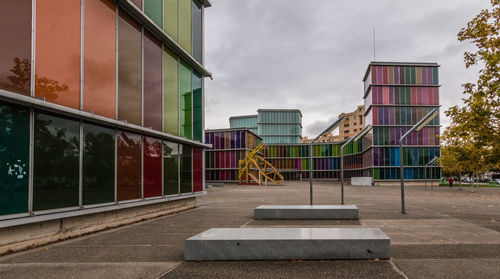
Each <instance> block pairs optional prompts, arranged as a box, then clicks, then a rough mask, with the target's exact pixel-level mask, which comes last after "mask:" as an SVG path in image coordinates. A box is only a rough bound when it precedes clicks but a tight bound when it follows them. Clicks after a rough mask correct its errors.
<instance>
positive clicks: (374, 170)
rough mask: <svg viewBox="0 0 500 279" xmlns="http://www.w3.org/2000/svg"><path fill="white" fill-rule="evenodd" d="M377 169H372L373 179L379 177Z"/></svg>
mask: <svg viewBox="0 0 500 279" xmlns="http://www.w3.org/2000/svg"><path fill="white" fill-rule="evenodd" d="M379 178H380V176H379V169H373V179H379Z"/></svg>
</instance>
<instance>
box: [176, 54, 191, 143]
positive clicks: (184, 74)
mask: <svg viewBox="0 0 500 279" xmlns="http://www.w3.org/2000/svg"><path fill="white" fill-rule="evenodd" d="M191 86H192V84H191V68H190V67H189V66H187V65H186V64H185V63H184V62H181V63H180V64H179V92H180V97H179V98H180V118H179V122H180V123H179V125H180V129H181V132H180V135H181V137H185V138H188V139H193V121H192V120H193V106H192V102H193V94H192V91H191V90H192V87H191Z"/></svg>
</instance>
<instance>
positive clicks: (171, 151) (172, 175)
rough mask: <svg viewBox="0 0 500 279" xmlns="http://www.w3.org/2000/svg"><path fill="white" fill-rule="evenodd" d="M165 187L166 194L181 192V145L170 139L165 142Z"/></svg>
mask: <svg viewBox="0 0 500 279" xmlns="http://www.w3.org/2000/svg"><path fill="white" fill-rule="evenodd" d="M207 158H208V156H207ZM163 187H164V193H165V195H175V194H179V145H178V144H177V143H173V142H168V141H164V142H163Z"/></svg>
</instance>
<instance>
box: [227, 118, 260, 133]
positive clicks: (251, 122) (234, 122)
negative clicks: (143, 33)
mask: <svg viewBox="0 0 500 279" xmlns="http://www.w3.org/2000/svg"><path fill="white" fill-rule="evenodd" d="M229 128H231V129H238V128H240V129H241V128H244V129H248V130H250V131H251V132H252V133H254V134H258V131H257V115H247V116H233V117H230V118H229Z"/></svg>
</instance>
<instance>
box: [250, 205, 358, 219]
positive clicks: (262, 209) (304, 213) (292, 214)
mask: <svg viewBox="0 0 500 279" xmlns="http://www.w3.org/2000/svg"><path fill="white" fill-rule="evenodd" d="M253 212H254V214H253V216H254V218H255V219H312V220H357V219H358V218H359V213H358V207H356V206H355V205H260V206H258V207H256V208H255V209H254V211H253Z"/></svg>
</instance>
